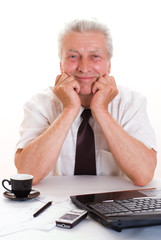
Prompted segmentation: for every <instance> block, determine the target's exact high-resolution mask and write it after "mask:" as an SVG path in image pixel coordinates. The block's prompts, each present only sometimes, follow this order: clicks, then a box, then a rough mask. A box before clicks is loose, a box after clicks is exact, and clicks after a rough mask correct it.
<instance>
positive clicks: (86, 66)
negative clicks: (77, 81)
mask: <svg viewBox="0 0 161 240" xmlns="http://www.w3.org/2000/svg"><path fill="white" fill-rule="evenodd" d="M90 70H91V63H90V60H89V59H88V58H81V59H80V61H79V64H78V71H80V72H83V73H86V72H90Z"/></svg>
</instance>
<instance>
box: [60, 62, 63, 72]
mask: <svg viewBox="0 0 161 240" xmlns="http://www.w3.org/2000/svg"><path fill="white" fill-rule="evenodd" d="M60 71H61V74H63V68H62V64H61V62H60Z"/></svg>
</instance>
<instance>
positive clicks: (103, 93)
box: [90, 75, 118, 115]
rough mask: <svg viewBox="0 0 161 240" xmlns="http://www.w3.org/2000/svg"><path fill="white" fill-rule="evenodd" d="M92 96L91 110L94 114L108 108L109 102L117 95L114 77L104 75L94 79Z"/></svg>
mask: <svg viewBox="0 0 161 240" xmlns="http://www.w3.org/2000/svg"><path fill="white" fill-rule="evenodd" d="M92 93H93V98H92V100H91V104H90V107H91V110H92V113H93V114H94V115H96V114H97V113H98V112H99V111H106V112H107V110H108V105H109V103H110V102H111V101H112V100H113V99H114V98H115V97H116V96H117V94H118V89H117V86H116V83H115V79H114V77H112V76H109V75H104V76H103V77H100V78H99V79H98V81H96V82H95V83H94V85H93V88H92Z"/></svg>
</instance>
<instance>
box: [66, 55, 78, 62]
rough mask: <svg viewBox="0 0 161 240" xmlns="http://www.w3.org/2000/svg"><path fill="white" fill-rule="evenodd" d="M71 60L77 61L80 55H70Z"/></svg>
mask: <svg viewBox="0 0 161 240" xmlns="http://www.w3.org/2000/svg"><path fill="white" fill-rule="evenodd" d="M68 58H69V59H70V60H73V61H76V60H77V59H78V58H79V57H78V56H77V55H70V56H68Z"/></svg>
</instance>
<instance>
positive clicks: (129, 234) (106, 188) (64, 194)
mask: <svg viewBox="0 0 161 240" xmlns="http://www.w3.org/2000/svg"><path fill="white" fill-rule="evenodd" d="M151 187H156V188H161V180H159V179H156V180H153V181H152V182H151V183H149V184H148V185H147V186H146V188H151ZM144 188H145V187H144ZM34 189H36V190H38V191H40V193H41V194H40V197H38V198H37V199H34V200H30V201H27V202H23V203H22V202H14V203H13V202H11V200H8V199H5V198H4V197H3V195H2V194H3V189H2V188H1V189H0V190H1V198H0V205H1V208H0V209H1V210H0V213H1V214H0V219H1V223H2V222H4V223H5V222H6V221H7V222H8V235H4V236H2V237H1V239H3V240H5V239H6V240H10V239H12V240H14V239H15V240H19V239H21V240H22V239H23V240H26V239H29V238H31V236H32V237H35V238H36V239H39V240H40V239H49V240H50V239H52V240H53V239H54V238H55V239H56V240H57V239H59V240H61V239H62V240H66V239H67V240H68V239H70V240H72V239H77V240H79V239H93V240H96V239H97V240H98V239H101V240H104V239H110V240H111V239H130V240H131V239H137V240H138V239H146V240H147V239H160V235H161V226H153V227H144V228H136V229H126V230H124V231H123V232H121V233H117V232H114V231H113V230H111V229H108V228H105V227H103V226H102V225H100V224H99V223H97V222H96V221H94V220H93V219H91V218H90V217H89V216H88V217H87V219H85V220H84V221H82V222H81V223H80V224H79V225H77V226H76V227H74V228H73V229H71V230H66V229H59V228H57V227H55V218H57V217H59V216H61V215H62V214H63V213H65V212H66V211H68V210H70V209H71V208H75V206H74V205H73V204H72V203H71V201H70V196H71V195H76V194H86V193H100V192H110V191H120V190H130V189H142V187H137V186H135V185H134V184H133V183H132V182H130V181H129V180H127V179H125V178H123V177H108V176H70V177H69V176H64V177H62V176H58V177H47V178H46V179H44V180H43V181H42V182H40V183H39V184H38V185H36V186H34ZM48 201H53V204H52V207H50V208H49V209H48V210H47V211H45V212H44V213H43V214H42V215H41V216H38V217H37V218H36V219H35V220H36V221H35V222H34V221H33V216H32V215H33V213H34V212H35V210H36V209H39V208H41V206H42V205H43V204H44V203H46V202H48ZM14 204H15V205H14ZM17 209H19V211H18V212H17V213H16V214H15V210H17ZM12 212H13V214H12ZM23 212H24V213H25V214H24V215H23ZM8 216H10V217H8ZM22 216H23V218H22ZM14 219H19V221H20V224H19V228H18V227H17V229H16V228H14V229H15V232H16V233H12V234H9V233H10V232H12V231H9V230H12V224H11V222H12V223H14ZM21 221H22V222H21ZM26 221H27V222H28V224H26ZM23 224H24V225H23ZM22 226H25V227H26V228H23V227H22ZM1 230H2V228H1ZM19 230H23V231H19ZM24 230H25V231H24ZM1 235H2V234H1Z"/></svg>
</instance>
